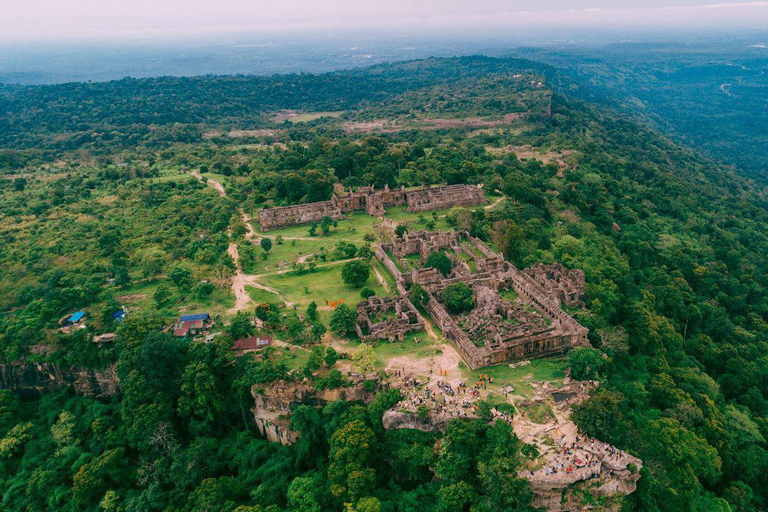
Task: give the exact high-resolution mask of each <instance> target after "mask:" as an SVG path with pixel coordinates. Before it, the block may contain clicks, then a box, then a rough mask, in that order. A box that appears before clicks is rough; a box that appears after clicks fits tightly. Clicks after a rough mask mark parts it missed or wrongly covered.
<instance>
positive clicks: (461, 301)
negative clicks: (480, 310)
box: [442, 283, 474, 313]
mask: <svg viewBox="0 0 768 512" xmlns="http://www.w3.org/2000/svg"><path fill="white" fill-rule="evenodd" d="M442 299H443V304H445V307H446V308H448V311H450V312H451V313H461V312H464V311H469V310H470V309H472V307H473V306H474V301H473V300H472V288H470V287H469V286H468V285H467V284H466V283H453V284H449V285H448V286H446V287H445V289H444V290H443V295H442Z"/></svg>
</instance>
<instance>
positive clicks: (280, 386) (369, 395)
mask: <svg viewBox="0 0 768 512" xmlns="http://www.w3.org/2000/svg"><path fill="white" fill-rule="evenodd" d="M372 379H376V380H377V379H378V377H377V376H369V379H368V380H372ZM365 380H366V379H365V378H364V377H359V378H356V379H355V380H353V384H352V386H350V387H347V388H338V389H325V390H318V389H315V387H314V386H313V385H312V384H311V383H310V382H307V381H302V382H275V383H272V384H266V385H261V384H257V385H255V386H253V387H252V388H251V395H253V399H254V407H253V408H252V409H251V412H252V413H253V419H254V422H255V423H256V426H257V427H258V429H259V431H260V432H261V434H262V435H263V436H264V437H265V438H266V439H267V440H268V441H271V442H273V443H280V444H283V445H287V444H293V443H294V442H295V441H296V439H297V438H298V435H299V434H298V433H297V432H294V431H293V430H291V429H290V415H291V409H292V408H293V407H295V406H296V405H311V406H317V407H322V406H325V405H326V404H328V403H330V402H335V401H337V400H346V401H362V402H370V401H371V400H373V399H374V398H375V396H376V391H377V390H378V389H379V386H376V390H374V391H368V390H367V389H366V388H365V386H364V384H363V382H364V381H365Z"/></svg>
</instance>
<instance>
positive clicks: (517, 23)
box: [0, 0, 768, 43]
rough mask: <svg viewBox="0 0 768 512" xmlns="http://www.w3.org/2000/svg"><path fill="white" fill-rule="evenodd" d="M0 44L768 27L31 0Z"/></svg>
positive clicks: (472, 12)
mask: <svg viewBox="0 0 768 512" xmlns="http://www.w3.org/2000/svg"><path fill="white" fill-rule="evenodd" d="M2 14H3V16H2V17H0V42H2V43H34V42H67V41H68V42H76V41H82V42H87V41H104V42H107V41H113V42H120V41H122V42H138V41H143V40H146V41H173V40H178V41H182V40H196V39H207V38H210V37H276V36H278V37H280V36H281V37H298V36H301V35H307V34H321V33H329V34H338V35H344V34H353V33H378V34H387V33H389V34H405V35H411V36H418V35H430V36H443V37H453V36H457V35H464V36H467V35H490V36H499V35H504V34H514V32H516V31H523V32H528V33H535V32H537V31H548V32H552V31H555V32H556V31H560V30H562V31H566V32H567V31H592V30H597V31H600V30H603V31H616V30H622V31H630V32H633V31H640V32H642V31H662V32H664V31H666V32H669V31H672V32H674V31H678V30H700V31H701V30H732V29H744V30H747V29H768V1H743V2H728V1H726V2H717V1H716V0H715V1H711V0H710V1H709V2H707V1H706V0H676V1H673V0H645V1H640V0H613V1H610V0H590V1H589V2H588V3H587V2H583V1H578V0H539V1H534V0H514V1H510V0H506V1H505V0H475V1H474V2H471V3H468V2H465V1H462V0H422V1H421V2H418V3H414V2H411V1H409V0H390V1H389V2H386V3H382V2H374V1H372V0H325V1H322V2H311V1H309V0H283V1H282V2H279V3H276V2H266V1H255V2H254V1H251V2H248V1H245V0H220V1H219V2H216V3H212V2H207V1H204V0H187V1H181V0H164V1H163V0H133V1H132V2H130V3H118V4H112V3H104V2H100V1H98V0H60V1H55V0H29V1H27V2H24V3H23V4H22V3H15V4H10V5H6V6H5V7H4V8H3V10H2Z"/></svg>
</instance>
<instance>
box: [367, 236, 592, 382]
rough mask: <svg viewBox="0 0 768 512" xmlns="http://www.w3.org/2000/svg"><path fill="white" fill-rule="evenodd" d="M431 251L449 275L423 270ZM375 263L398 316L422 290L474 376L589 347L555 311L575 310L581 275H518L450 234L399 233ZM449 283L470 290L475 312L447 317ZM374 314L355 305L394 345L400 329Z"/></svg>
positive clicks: (537, 269)
mask: <svg viewBox="0 0 768 512" xmlns="http://www.w3.org/2000/svg"><path fill="white" fill-rule="evenodd" d="M432 252H442V253H444V254H445V255H446V256H448V258H449V259H450V260H451V263H452V269H451V271H450V274H449V275H448V276H443V275H442V274H441V273H440V272H439V271H438V270H436V269H434V268H424V267H423V264H424V261H425V260H426V258H427V257H428V256H429V254H430V253H432ZM376 257H377V258H378V259H379V260H380V261H381V263H382V265H383V266H384V267H385V268H386V269H387V270H388V271H389V272H390V273H391V274H392V276H393V277H394V279H395V282H396V284H397V289H398V292H399V293H400V297H398V298H397V299H389V300H396V301H397V304H398V306H397V307H398V308H399V309H398V310H397V311H399V312H402V311H411V308H413V305H412V304H411V305H410V306H406V305H405V303H406V302H408V303H409V304H410V302H409V301H408V299H407V291H408V290H409V289H410V288H411V287H412V286H413V285H420V286H421V287H422V288H423V289H424V290H425V292H426V297H427V299H426V300H425V302H424V303H423V306H424V309H425V310H426V311H427V313H428V314H429V316H430V317H431V318H432V320H434V321H435V323H436V324H437V325H438V326H439V327H440V329H441V330H442V332H443V335H444V336H445V337H446V338H447V339H448V340H450V341H451V343H452V344H453V345H454V346H455V347H456V349H457V351H458V352H459V353H460V354H461V356H462V358H463V359H464V360H465V361H466V363H467V365H468V366H469V367H470V368H472V369H477V368H482V367H485V366H491V365H496V364H501V363H505V362H509V361H515V360H519V359H531V358H534V357H541V356H546V355H550V354H557V353H563V352H566V351H568V350H569V349H571V348H572V347H574V346H577V345H587V344H588V341H587V332H588V331H587V329H586V328H584V327H583V326H581V325H579V323H577V322H576V321H575V320H574V319H573V318H572V317H571V316H569V315H568V314H567V313H566V312H565V311H563V309H562V307H561V304H562V303H563V302H565V303H566V304H572V305H576V304H578V303H579V301H580V300H581V294H582V291H583V282H584V281H583V279H584V277H583V276H584V274H583V272H581V271H571V270H568V269H566V268H565V267H563V266H562V265H560V266H551V265H550V266H544V267H542V266H534V267H531V268H529V269H525V270H523V271H522V272H521V271H519V270H518V269H517V268H516V267H515V266H514V265H512V264H511V263H510V262H508V261H505V260H504V257H503V256H502V255H500V254H498V253H495V252H494V251H492V250H491V249H489V248H488V247H486V246H485V245H484V244H483V243H482V242H481V241H480V240H478V239H477V238H474V237H472V236H470V235H469V234H468V233H466V232H464V233H459V232H456V231H443V232H434V233H433V232H428V231H415V232H412V233H405V234H404V235H403V236H402V237H401V238H397V239H395V240H394V241H393V242H392V243H382V244H378V246H377V248H376ZM547 269H549V270H547ZM544 277H546V279H544ZM453 283H465V284H467V285H468V286H470V287H471V288H472V291H473V301H474V307H473V309H471V310H470V311H468V312H465V313H462V314H459V315H451V314H450V313H449V312H448V310H447V309H446V308H445V306H444V304H443V303H442V293H443V291H444V290H445V288H446V287H447V286H449V285H451V284H453ZM379 300H381V299H379ZM379 304H381V305H379ZM387 304H389V303H387ZM391 307H393V306H390V305H387V306H386V308H391ZM377 308H378V309H377ZM375 311H385V309H384V303H378V302H370V301H369V302H367V303H366V302H362V303H360V304H359V305H358V325H367V326H368V328H369V329H373V328H374V326H375V329H376V330H375V333H376V334H375V339H391V338H390V335H389V334H388V331H387V329H388V328H390V326H392V328H393V331H392V333H391V335H392V337H394V338H397V339H400V336H401V334H400V331H399V329H400V326H399V325H400V324H396V323H378V324H377V323H371V322H370V316H371V314H373V313H374V312H375ZM413 311H416V309H415V308H413ZM398 314H401V313H398ZM395 325H398V327H395ZM409 325H415V324H409ZM361 328H362V327H361ZM366 336H371V334H366ZM361 338H362V336H361ZM370 339H374V338H373V337H372V338H370Z"/></svg>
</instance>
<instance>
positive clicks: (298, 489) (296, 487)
mask: <svg viewBox="0 0 768 512" xmlns="http://www.w3.org/2000/svg"><path fill="white" fill-rule="evenodd" d="M314 493H315V484H314V482H313V481H312V479H311V478H308V477H303V476H300V477H297V478H294V479H293V481H292V482H291V484H290V485H289V486H288V493H287V498H288V510H292V511H294V512H321V510H322V507H321V506H320V503H318V502H317V498H316V497H315V494H314Z"/></svg>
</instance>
